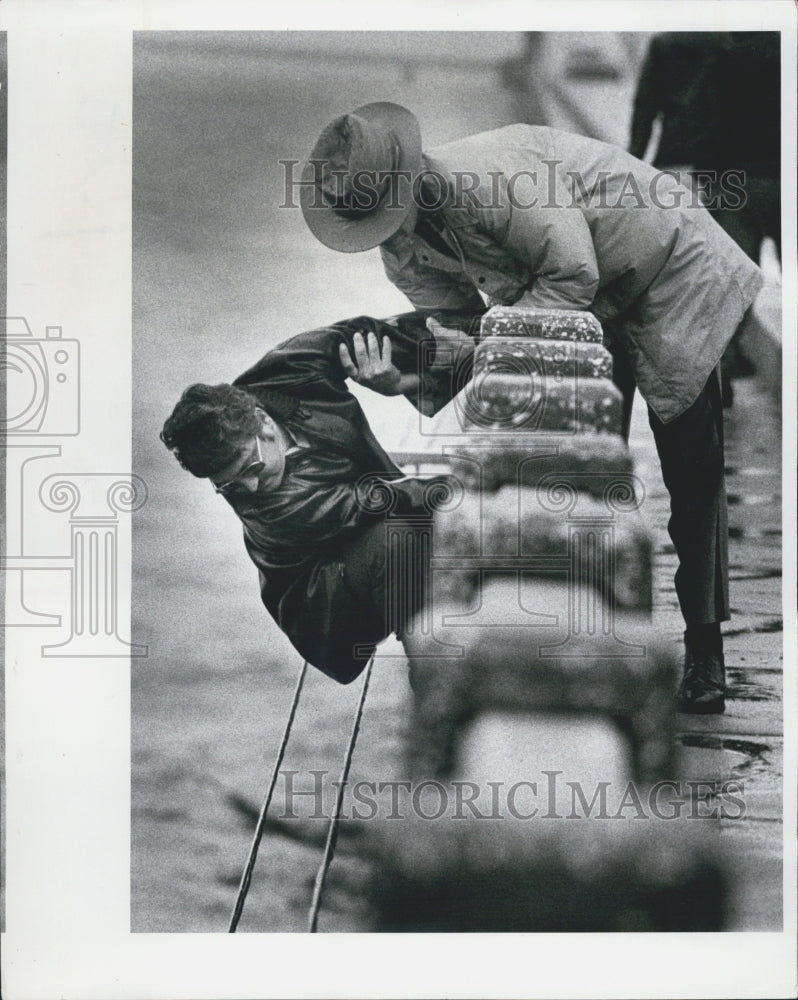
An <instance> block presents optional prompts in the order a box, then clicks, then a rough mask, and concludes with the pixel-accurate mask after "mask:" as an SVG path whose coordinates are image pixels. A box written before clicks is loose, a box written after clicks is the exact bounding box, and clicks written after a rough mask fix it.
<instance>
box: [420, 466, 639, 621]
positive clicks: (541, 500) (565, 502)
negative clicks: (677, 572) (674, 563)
mask: <svg viewBox="0 0 798 1000" xmlns="http://www.w3.org/2000/svg"><path fill="white" fill-rule="evenodd" d="M638 505H639V498H638V497H637V496H636V495H635V494H634V491H633V490H631V489H630V488H629V487H628V485H627V484H626V483H624V482H623V481H622V480H619V489H618V490H617V492H616V494H613V492H612V491H611V490H608V491H607V493H606V496H605V497H604V499H602V500H601V501H598V500H596V499H595V498H594V497H592V496H590V495H589V494H587V493H583V492H577V491H576V490H574V489H573V488H570V487H569V486H568V484H567V482H563V483H561V482H560V481H558V479H557V478H556V477H555V478H553V479H551V480H550V482H549V484H548V485H547V487H546V488H544V489H541V486H540V484H539V485H538V488H537V489H534V490H532V489H528V488H525V487H522V488H520V489H515V488H513V487H503V488H502V489H500V490H499V491H498V492H496V493H493V494H488V495H484V496H483V495H480V494H478V493H472V492H466V493H465V494H464V496H463V497H462V499H461V500H460V502H459V503H458V504H457V506H455V507H453V508H452V509H451V510H446V511H438V512H436V514H435V518H434V523H433V557H432V567H433V571H434V570H435V568H436V566H441V564H442V563H443V564H445V566H446V567H447V568H449V569H452V570H457V571H459V572H460V574H461V579H463V580H465V579H468V571H470V573H471V582H472V584H473V586H474V587H476V586H477V585H478V581H479V575H480V573H481V571H482V570H483V569H485V568H488V569H491V568H492V569H494V570H495V569H500V568H502V567H506V568H508V569H514V570H517V571H519V572H523V573H525V574H527V575H529V576H541V575H548V576H549V577H551V575H552V574H559V576H560V578H561V579H562V578H569V579H571V580H573V581H574V582H585V583H587V584H588V585H590V586H594V587H595V588H597V589H598V590H599V591H600V592H602V593H606V594H611V595H612V597H613V600H615V601H616V602H617V603H618V604H619V605H621V606H624V607H634V608H640V609H643V610H649V609H650V607H651V539H650V537H649V535H648V532H647V531H646V530H645V527H644V525H643V524H642V521H641V520H640V517H639V515H638V510H637V508H638Z"/></svg>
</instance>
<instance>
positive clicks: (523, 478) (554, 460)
mask: <svg viewBox="0 0 798 1000" xmlns="http://www.w3.org/2000/svg"><path fill="white" fill-rule="evenodd" d="M451 470H452V473H453V474H454V475H455V476H456V477H457V478H458V479H459V480H460V482H461V483H462V484H463V485H464V486H465V488H466V489H469V490H477V491H485V492H487V493H494V492H495V491H496V490H498V489H499V488H500V487H502V486H508V485H513V484H516V483H517V484H518V485H520V486H525V487H527V488H529V489H536V488H537V486H538V484H539V483H540V482H541V480H543V479H544V478H546V477H551V476H563V477H565V478H566V479H567V481H569V482H570V483H572V485H573V488H574V489H578V490H582V491H584V492H587V493H590V494H591V495H593V496H595V497H598V498H602V497H603V496H604V494H605V492H606V491H607V489H608V488H609V487H610V485H611V484H612V483H613V482H616V481H618V480H619V479H620V480H623V481H627V482H629V483H631V484H633V485H634V487H635V488H637V489H639V488H640V487H641V486H642V484H641V483H638V481H637V480H636V479H634V477H632V457H631V455H630V454H629V448H628V446H627V444H626V442H625V441H624V440H623V438H622V437H619V436H616V435H613V434H600V435H593V434H591V435H585V434H577V435H573V436H570V437H562V438H552V439H547V440H546V441H545V442H544V443H536V442H534V441H530V443H528V444H526V445H519V444H518V443H517V442H516V441H515V439H514V438H513V437H512V435H509V434H507V435H497V436H495V437H493V438H492V439H491V440H490V441H486V440H485V438H484V437H480V436H479V435H475V436H474V437H473V438H471V439H468V440H466V441H464V442H463V443H462V444H458V445H456V446H455V447H454V448H453V449H452V454H451Z"/></svg>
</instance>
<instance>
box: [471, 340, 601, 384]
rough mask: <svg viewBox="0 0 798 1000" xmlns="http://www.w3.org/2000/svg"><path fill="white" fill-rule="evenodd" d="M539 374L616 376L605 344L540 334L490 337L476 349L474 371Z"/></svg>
mask: <svg viewBox="0 0 798 1000" xmlns="http://www.w3.org/2000/svg"><path fill="white" fill-rule="evenodd" d="M486 372H501V373H504V374H517V375H528V374H529V373H530V372H532V373H536V374H537V373H539V374H541V375H543V376H545V377H546V378H547V379H549V380H554V381H555V382H557V381H560V380H561V379H563V378H609V379H611V378H612V355H611V354H610V352H609V351H608V350H607V349H606V348H605V347H602V345H601V344H596V343H582V342H579V341H567V340H543V339H541V338H540V337H488V338H486V339H483V340H482V341H481V342H480V343H479V344H478V345H477V348H476V350H475V351H474V374H475V375H480V374H484V373H486Z"/></svg>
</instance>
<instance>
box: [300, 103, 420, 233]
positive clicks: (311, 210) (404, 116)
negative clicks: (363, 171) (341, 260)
mask: <svg viewBox="0 0 798 1000" xmlns="http://www.w3.org/2000/svg"><path fill="white" fill-rule="evenodd" d="M353 114H356V115H359V116H360V117H361V118H365V119H366V121H368V122H371V123H373V124H375V125H380V126H382V127H383V128H387V129H389V130H390V131H391V132H392V133H393V134H394V135H395V136H396V138H397V140H398V143H399V164H398V168H397V169H398V170H399V171H402V172H405V173H407V174H409V180H408V179H407V178H406V176H402V175H401V174H400V176H399V177H398V179H397V180H398V183H397V184H396V186H395V191H396V195H397V196H396V197H391V198H389V199H387V201H384V202H382V203H380V204H379V205H377V207H376V208H374V209H372V210H371V211H370V212H364V213H363V215H362V217H361V218H351V217H348V216H345V215H342V214H341V213H340V212H336V211H335V210H334V209H333V208H331V207H330V206H329V205H327V204H326V203H325V202H324V201H323V199H322V198H321V196H320V194H319V191H318V189H317V188H316V185H315V183H314V181H315V177H316V169H317V168H316V167H315V166H314V164H313V162H312V161H313V160H314V153H315V148H314V151H313V152H312V153H311V154H310V157H309V158H308V162H307V163H306V164H305V166H304V168H303V170H302V187H301V188H300V190H299V203H300V205H301V208H302V214H303V216H304V217H305V222H306V223H307V225H308V229H310V231H311V232H312V233H313V235H314V236H315V237H316V239H317V240H319V241H320V242H321V243H323V244H324V245H325V246H328V247H330V248H331V249H332V250H340V251H342V252H344V253H359V252H361V251H363V250H371V249H373V248H374V247H376V246H379V245H380V244H381V243H384V242H385V240H387V239H389V238H390V237H391V236H393V234H394V233H395V232H396V231H397V230H398V229H399V228H400V227H401V226H402V224H403V223H404V221H405V219H406V218H407V217H408V215H409V214H410V212H411V211H412V209H413V186H414V183H415V181H416V178H417V177H418V175H419V173H420V171H421V129H420V127H419V124H418V120H417V119H416V116H415V115H414V114H413V113H412V112H411V111H408V110H407V108H403V107H402V106H401V104H392V103H390V102H389V101H377V102H376V103H374V104H364V105H363V106H362V107H360V108H356V109H355V110H354V112H353ZM392 193H393V192H392Z"/></svg>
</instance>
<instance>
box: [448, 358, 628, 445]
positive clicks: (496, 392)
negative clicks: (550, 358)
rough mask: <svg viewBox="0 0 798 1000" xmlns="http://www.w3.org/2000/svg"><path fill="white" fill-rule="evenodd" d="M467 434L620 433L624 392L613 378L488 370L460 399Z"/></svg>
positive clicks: (458, 402)
mask: <svg viewBox="0 0 798 1000" xmlns="http://www.w3.org/2000/svg"><path fill="white" fill-rule="evenodd" d="M457 407H458V412H459V414H460V416H461V425H462V427H463V429H464V430H477V429H479V430H486V431H491V432H495V431H508V430H512V431H541V432H558V433H561V434H590V433H597V432H601V433H608V434H620V433H621V410H622V402H621V394H620V392H619V391H618V389H617V388H616V387H615V386H614V385H613V383H612V382H610V381H609V379H604V378H587V379H582V378H578V379H577V378H564V379H562V381H560V382H557V381H554V380H550V379H547V378H545V377H543V376H541V375H540V374H537V375H535V374H533V373H529V374H526V375H513V374H502V373H498V372H489V373H485V374H482V375H480V376H477V377H476V378H474V379H473V380H472V381H471V382H469V384H468V385H467V386H466V388H465V390H464V391H463V393H461V395H460V396H459V397H458V400H457Z"/></svg>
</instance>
